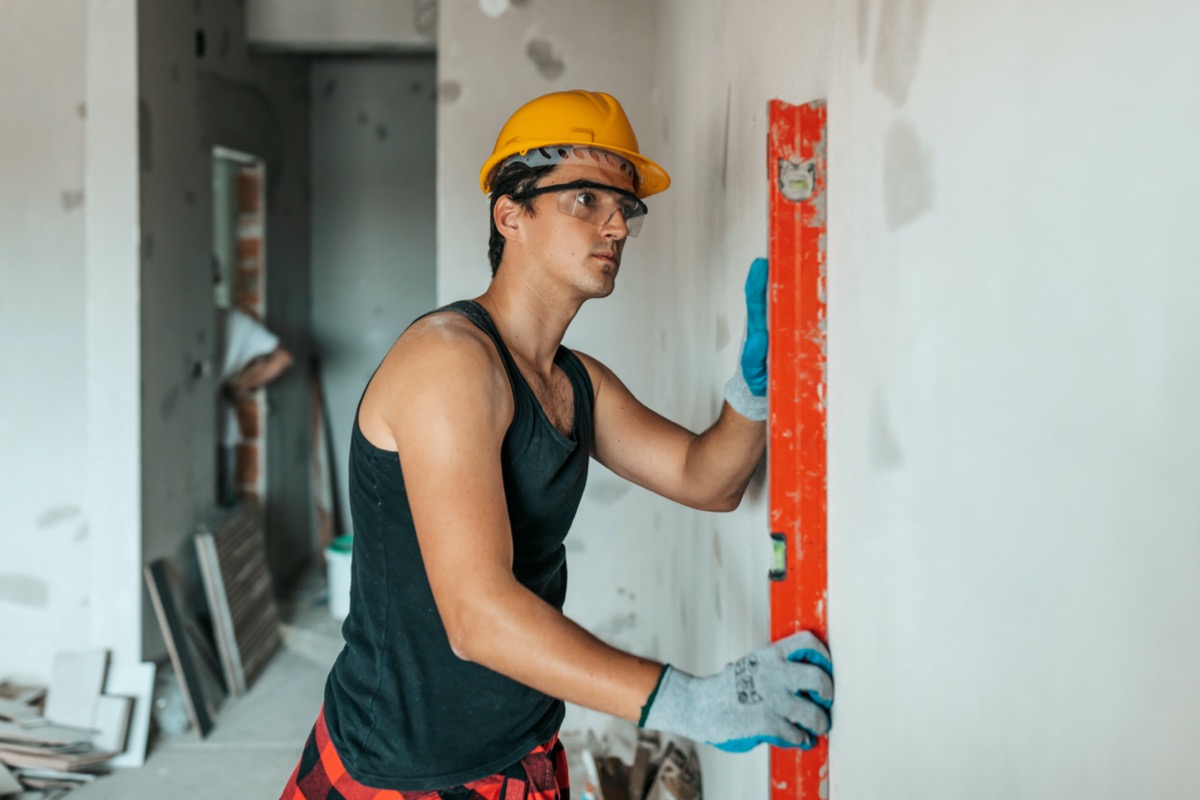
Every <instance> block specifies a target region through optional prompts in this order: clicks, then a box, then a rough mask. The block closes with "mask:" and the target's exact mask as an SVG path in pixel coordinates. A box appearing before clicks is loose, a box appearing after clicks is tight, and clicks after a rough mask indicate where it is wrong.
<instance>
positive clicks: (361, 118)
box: [358, 111, 367, 125]
mask: <svg viewBox="0 0 1200 800" xmlns="http://www.w3.org/2000/svg"><path fill="white" fill-rule="evenodd" d="M358 124H359V125H366V124H367V112H365V111H360V112H358Z"/></svg>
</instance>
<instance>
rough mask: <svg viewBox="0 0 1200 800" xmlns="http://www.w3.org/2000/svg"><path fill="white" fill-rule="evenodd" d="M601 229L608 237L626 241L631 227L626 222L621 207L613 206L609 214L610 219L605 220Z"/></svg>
mask: <svg viewBox="0 0 1200 800" xmlns="http://www.w3.org/2000/svg"><path fill="white" fill-rule="evenodd" d="M600 229H601V230H602V231H604V234H605V235H606V236H609V235H611V236H613V237H614V238H616V239H625V238H628V236H629V225H628V223H626V222H625V215H624V214H622V213H621V207H620V206H613V209H612V211H611V212H609V215H608V219H606V220H604V222H603V223H601V225H600Z"/></svg>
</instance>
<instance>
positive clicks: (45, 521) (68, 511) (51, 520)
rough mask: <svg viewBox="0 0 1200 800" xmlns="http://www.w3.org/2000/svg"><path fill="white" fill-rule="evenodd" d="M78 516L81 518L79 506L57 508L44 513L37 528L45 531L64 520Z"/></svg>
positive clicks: (38, 520)
mask: <svg viewBox="0 0 1200 800" xmlns="http://www.w3.org/2000/svg"><path fill="white" fill-rule="evenodd" d="M77 516H79V507H78V506H55V507H54V508H48V509H46V510H45V511H43V512H42V515H41V516H40V517H38V518H37V526H38V527H39V528H41V529H42V530H45V529H46V528H52V527H54V526H55V525H57V524H58V523H60V522H62V521H63V520H68V519H71V518H72V517H77Z"/></svg>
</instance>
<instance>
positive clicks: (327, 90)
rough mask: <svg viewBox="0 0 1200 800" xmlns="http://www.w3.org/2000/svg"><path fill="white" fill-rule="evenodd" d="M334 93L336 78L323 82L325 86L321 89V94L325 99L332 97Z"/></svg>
mask: <svg viewBox="0 0 1200 800" xmlns="http://www.w3.org/2000/svg"><path fill="white" fill-rule="evenodd" d="M336 91H337V79H336V78H330V79H329V80H327V81H325V85H324V86H322V87H321V94H323V95H325V96H326V97H333V95H334V93H335V92H336Z"/></svg>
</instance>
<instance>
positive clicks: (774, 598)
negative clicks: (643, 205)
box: [767, 100, 829, 800]
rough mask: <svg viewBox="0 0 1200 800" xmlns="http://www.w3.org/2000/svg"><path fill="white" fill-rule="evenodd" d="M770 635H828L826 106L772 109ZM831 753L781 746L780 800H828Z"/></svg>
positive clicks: (776, 790)
mask: <svg viewBox="0 0 1200 800" xmlns="http://www.w3.org/2000/svg"><path fill="white" fill-rule="evenodd" d="M769 115H770V121H769V126H770V130H769V135H768V144H767V172H768V183H769V185H770V203H769V207H770V245H769V250H768V258H769V260H770V271H771V275H770V288H769V304H768V315H769V317H768V318H769V324H770V335H771V347H770V352H769V355H768V370H767V371H768V375H769V376H770V377H769V381H770V386H769V393H768V399H769V404H770V450H769V456H768V459H769V461H768V464H769V470H770V492H769V493H770V507H771V512H770V513H771V532H772V538H773V539H774V540H775V542H776V550H777V552H776V567H777V570H776V571H775V572H774V573H773V575H772V578H773V580H772V582H771V638H772V639H781V638H783V637H785V636H787V635H789V634H792V633H795V632H796V631H800V630H812V631H814V632H815V633H816V634H817V635H818V636H820V637H821V638H822V639H825V640H826V641H828V638H827V636H828V630H827V626H826V619H827V616H826V615H827V613H828V610H829V609H828V604H827V602H826V584H827V569H826V454H825V386H826V381H825V367H826V361H825V190H826V171H825V170H826V163H825V102H824V101H822V100H818V101H814V102H812V103H806V104H804V105H797V106H793V105H789V104H787V103H784V102H782V101H779V100H772V101H771V102H770V107H769ZM828 776H829V749H828V743H827V741H826V740H825V739H821V740H820V741H819V742H818V744H817V746H816V747H815V748H814V749H812V750H809V751H799V750H784V749H778V748H776V749H773V750H772V752H771V797H772V800H785V798H786V800H796V799H797V798H803V799H804V800H818V798H820V800H827V798H828Z"/></svg>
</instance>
